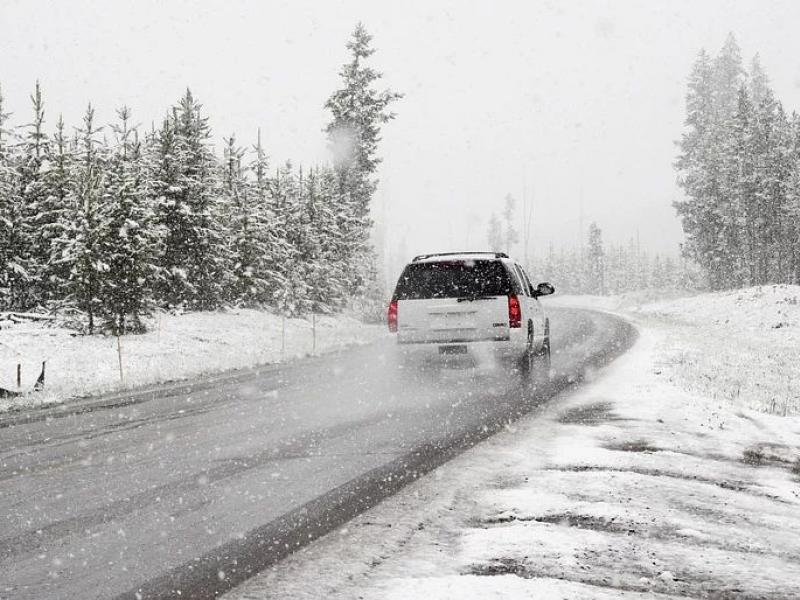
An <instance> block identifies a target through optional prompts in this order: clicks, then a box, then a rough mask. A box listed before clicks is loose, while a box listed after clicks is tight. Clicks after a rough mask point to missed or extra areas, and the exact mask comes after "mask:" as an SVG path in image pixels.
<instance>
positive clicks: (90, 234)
mask: <svg viewBox="0 0 800 600" xmlns="http://www.w3.org/2000/svg"><path fill="white" fill-rule="evenodd" d="M100 131H101V129H100V128H97V127H96V126H95V123H94V108H92V106H91V105H89V107H88V108H87V109H86V112H85V114H84V117H83V127H82V128H81V129H79V130H78V135H79V136H80V138H79V153H78V155H77V156H76V163H75V169H74V172H75V175H74V187H73V190H72V192H71V198H70V199H69V200H68V203H71V204H73V205H74V206H75V219H74V221H73V222H72V224H71V228H70V230H68V231H66V232H65V233H66V234H65V235H64V236H63V237H60V238H59V239H58V241H57V242H56V243H57V245H58V247H57V248H56V252H57V253H58V254H59V255H60V257H61V259H62V260H63V261H64V263H65V264H67V265H69V268H70V275H69V281H68V283H67V286H66V301H67V303H70V304H72V305H74V306H76V307H77V308H78V309H80V310H81V311H82V312H83V313H84V314H85V315H86V319H87V329H88V332H89V333H93V332H94V330H95V326H96V322H95V319H96V317H97V316H98V315H99V314H100V313H101V302H100V297H99V294H100V292H101V289H100V281H101V278H102V275H103V273H104V272H106V271H107V270H108V269H109V265H108V264H107V263H106V262H104V261H103V257H102V256H101V254H100V246H99V244H98V242H99V239H100V236H101V226H102V224H101V212H100V210H101V201H102V198H103V193H104V189H103V188H104V185H105V162H106V156H105V149H104V148H103V146H102V144H101V142H100V140H98V135H99V133H100Z"/></svg>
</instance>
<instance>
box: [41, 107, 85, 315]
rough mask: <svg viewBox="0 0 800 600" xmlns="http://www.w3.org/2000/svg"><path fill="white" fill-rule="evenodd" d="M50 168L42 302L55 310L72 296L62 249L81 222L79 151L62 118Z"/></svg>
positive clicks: (67, 268) (50, 148)
mask: <svg viewBox="0 0 800 600" xmlns="http://www.w3.org/2000/svg"><path fill="white" fill-rule="evenodd" d="M48 162H49V163H50V169H49V171H48V173H47V175H46V177H45V187H46V190H47V197H46V200H45V207H44V211H45V212H46V214H45V215H44V221H45V223H46V224H45V225H43V230H42V231H41V236H42V241H43V243H46V244H47V248H48V260H47V262H46V265H45V268H44V270H43V278H44V280H45V281H43V282H42V283H43V284H44V285H43V286H42V290H41V296H40V298H39V299H40V300H41V301H42V302H44V303H46V304H49V305H51V306H52V307H53V308H56V307H57V304H58V303H59V302H60V301H61V300H62V299H63V298H64V297H65V296H66V295H67V294H68V287H69V280H70V269H71V266H70V263H69V261H68V260H66V259H65V257H64V256H62V254H60V250H63V249H64V248H65V247H66V244H67V241H68V237H69V235H70V231H71V230H72V228H73V226H74V223H75V221H76V219H77V213H78V207H77V206H76V204H75V194H74V192H75V190H74V179H75V176H76V175H75V151H74V148H72V147H71V143H70V140H69V139H68V138H67V135H66V132H65V125H64V119H63V118H62V117H61V116H59V118H58V122H57V124H56V132H55V134H54V135H53V139H52V143H51V144H50V145H49V148H48Z"/></svg>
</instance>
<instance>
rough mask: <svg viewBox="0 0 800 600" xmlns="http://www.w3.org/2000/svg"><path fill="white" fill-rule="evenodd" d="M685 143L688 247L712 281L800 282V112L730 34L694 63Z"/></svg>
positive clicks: (683, 205)
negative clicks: (786, 106)
mask: <svg viewBox="0 0 800 600" xmlns="http://www.w3.org/2000/svg"><path fill="white" fill-rule="evenodd" d="M679 147H680V153H679V156H678V159H677V162H676V165H675V166H676V169H677V171H678V174H679V183H680V185H681V187H682V188H683V190H684V192H685V198H684V199H682V200H680V201H679V202H677V203H676V205H675V206H676V209H677V211H678V214H679V216H680V217H681V219H682V222H683V229H684V232H685V234H686V244H685V246H684V252H685V254H686V256H687V258H689V259H691V260H693V261H696V263H697V264H698V265H699V266H700V267H701V269H702V271H703V273H704V275H705V277H706V279H707V281H708V285H709V286H710V287H711V289H715V290H718V289H725V288H734V287H743V286H750V285H761V284H769V283H795V284H796V283H800V220H798V218H799V217H800V116H798V114H797V113H795V112H792V113H791V115H787V113H786V111H785V110H784V107H783V105H782V104H781V102H780V101H779V100H778V99H777V98H776V97H775V93H774V92H773V90H772V89H771V87H770V85H769V79H768V78H767V76H766V74H765V72H764V70H763V68H762V66H761V64H760V62H759V58H758V56H757V55H756V57H755V58H754V59H753V60H752V62H751V63H750V65H749V68H748V69H745V67H744V66H743V63H742V58H741V52H740V50H739V47H738V45H737V43H736V40H735V39H734V38H733V36H729V37H728V39H727V41H726V42H725V45H724V47H723V48H722V50H721V51H720V53H719V54H718V55H717V56H716V57H713V58H712V57H711V56H709V55H708V54H707V53H706V52H705V51H701V52H700V54H699V56H698V58H697V60H696V62H695V64H694V67H693V69H692V73H691V76H690V78H689V88H688V94H687V97H686V130H685V132H684V134H683V136H682V138H681V140H680V141H679Z"/></svg>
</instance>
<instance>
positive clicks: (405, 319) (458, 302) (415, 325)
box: [394, 259, 516, 343]
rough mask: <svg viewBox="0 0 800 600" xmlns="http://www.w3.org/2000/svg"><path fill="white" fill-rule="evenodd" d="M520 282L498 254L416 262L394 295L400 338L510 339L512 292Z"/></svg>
mask: <svg viewBox="0 0 800 600" xmlns="http://www.w3.org/2000/svg"><path fill="white" fill-rule="evenodd" d="M515 288H516V285H515V282H514V280H513V279H512V278H511V277H510V276H509V273H508V271H507V270H506V267H505V265H503V263H502V262H501V261H500V260H496V259H490V260H481V259H479V260H442V261H423V262H414V263H411V264H409V265H408V266H407V267H406V268H405V270H404V271H403V274H402V275H401V276H400V280H399V281H398V282H397V288H396V290H395V295H394V299H395V300H397V324H398V328H397V333H398V341H400V343H419V342H439V343H448V342H449V343H452V342H475V341H491V340H505V339H508V337H509V327H508V294H510V293H515V292H516V289H515Z"/></svg>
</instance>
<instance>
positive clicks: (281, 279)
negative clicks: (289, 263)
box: [248, 130, 290, 306]
mask: <svg viewBox="0 0 800 600" xmlns="http://www.w3.org/2000/svg"><path fill="white" fill-rule="evenodd" d="M253 153H254V155H255V158H254V159H253V161H252V162H251V164H250V165H249V171H250V173H252V176H253V179H252V181H251V182H250V183H249V192H248V197H249V198H250V199H251V201H252V210H253V212H252V214H253V217H254V220H255V222H254V228H255V230H256V232H257V238H258V240H259V244H260V245H261V253H260V254H259V255H258V256H256V257H255V259H256V261H255V265H254V270H255V277H256V279H258V280H259V282H260V283H259V287H258V293H257V296H256V297H255V298H254V301H255V302H256V303H257V304H259V305H262V306H277V305H278V297H279V292H280V291H281V290H283V289H284V288H285V283H286V276H287V273H288V271H287V267H286V258H287V257H288V256H289V255H290V248H289V244H288V242H287V240H286V231H285V225H286V223H285V221H284V218H285V215H281V214H279V211H278V206H277V200H276V198H275V197H274V195H273V192H274V189H273V188H277V187H278V186H276V185H275V182H274V181H273V180H272V179H271V178H270V177H269V159H268V157H267V154H266V152H265V151H264V147H263V146H262V144H261V130H259V131H258V137H257V142H256V145H255V146H254V147H253Z"/></svg>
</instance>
